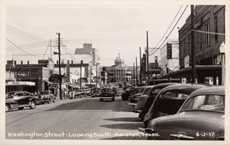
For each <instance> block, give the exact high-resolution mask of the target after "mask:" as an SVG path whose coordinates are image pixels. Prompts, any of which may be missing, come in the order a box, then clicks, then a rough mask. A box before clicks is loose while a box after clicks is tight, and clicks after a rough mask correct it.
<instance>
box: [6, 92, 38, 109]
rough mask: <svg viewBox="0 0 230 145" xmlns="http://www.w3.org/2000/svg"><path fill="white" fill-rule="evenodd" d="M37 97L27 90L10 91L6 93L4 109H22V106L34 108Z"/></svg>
mask: <svg viewBox="0 0 230 145" xmlns="http://www.w3.org/2000/svg"><path fill="white" fill-rule="evenodd" d="M36 100H37V98H36V96H35V95H33V94H32V93H30V92H27V91H17V92H10V93H8V94H7V95H6V103H5V110H6V111H9V110H12V109H20V110H21V109H23V108H24V107H29V108H30V109H34V108H36V104H35V102H36Z"/></svg>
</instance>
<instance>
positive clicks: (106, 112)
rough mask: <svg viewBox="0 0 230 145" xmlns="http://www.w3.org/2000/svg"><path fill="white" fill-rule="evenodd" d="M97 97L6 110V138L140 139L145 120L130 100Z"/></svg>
mask: <svg viewBox="0 0 230 145" xmlns="http://www.w3.org/2000/svg"><path fill="white" fill-rule="evenodd" d="M98 100H99V99H98V98H88V99H82V100H67V101H64V102H59V103H55V104H48V105H41V106H38V107H37V108H36V109H34V110H29V109H28V110H19V111H12V112H7V113H6V137H7V138H25V139H29V138H33V139H141V138H142V137H140V136H139V135H140V133H139V132H138V130H137V129H138V127H143V123H142V122H140V121H139V120H138V118H137V114H136V113H133V112H131V108H130V106H128V105H127V102H124V101H122V100H121V99H120V98H118V99H116V101H115V102H99V101H98Z"/></svg>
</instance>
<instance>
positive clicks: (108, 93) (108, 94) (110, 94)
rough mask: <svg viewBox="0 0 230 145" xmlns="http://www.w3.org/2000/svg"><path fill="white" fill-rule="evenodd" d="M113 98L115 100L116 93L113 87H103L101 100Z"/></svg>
mask: <svg viewBox="0 0 230 145" xmlns="http://www.w3.org/2000/svg"><path fill="white" fill-rule="evenodd" d="M105 100H111V101H115V93H114V91H113V90H112V89H111V88H103V89H102V90H101V95H100V99H99V101H105Z"/></svg>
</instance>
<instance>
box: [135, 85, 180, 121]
mask: <svg viewBox="0 0 230 145" xmlns="http://www.w3.org/2000/svg"><path fill="white" fill-rule="evenodd" d="M175 84H177V83H161V84H157V85H154V87H152V89H151V92H150V94H149V95H148V96H147V97H142V98H140V99H139V100H138V102H137V106H136V108H135V109H136V110H141V111H140V114H139V118H140V119H141V120H143V119H144V116H145V114H146V113H147V112H148V110H149V108H150V107H151V105H152V103H153V100H154V99H155V97H156V95H157V94H158V93H159V92H160V90H161V89H163V88H165V87H167V86H170V85H175Z"/></svg>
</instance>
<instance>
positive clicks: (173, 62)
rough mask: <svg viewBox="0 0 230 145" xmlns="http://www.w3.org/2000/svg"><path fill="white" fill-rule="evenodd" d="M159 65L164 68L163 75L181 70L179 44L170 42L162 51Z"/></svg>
mask: <svg viewBox="0 0 230 145" xmlns="http://www.w3.org/2000/svg"><path fill="white" fill-rule="evenodd" d="M159 65H160V67H161V68H162V71H161V75H166V74H167V73H169V72H172V71H177V70H179V68H180V66H179V42H178V41H168V42H167V43H166V44H165V45H164V46H163V47H162V48H161V49H160V61H159Z"/></svg>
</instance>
